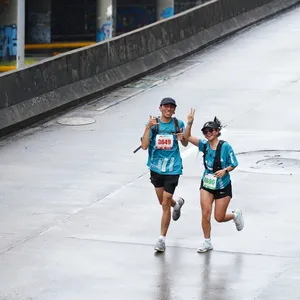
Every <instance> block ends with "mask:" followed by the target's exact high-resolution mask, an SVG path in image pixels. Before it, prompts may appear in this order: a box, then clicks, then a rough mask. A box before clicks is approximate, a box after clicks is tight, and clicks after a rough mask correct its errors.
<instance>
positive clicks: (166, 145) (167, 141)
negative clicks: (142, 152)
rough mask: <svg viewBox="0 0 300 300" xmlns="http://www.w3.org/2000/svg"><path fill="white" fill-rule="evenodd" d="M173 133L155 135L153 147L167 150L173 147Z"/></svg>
mask: <svg viewBox="0 0 300 300" xmlns="http://www.w3.org/2000/svg"><path fill="white" fill-rule="evenodd" d="M173 143H174V139H173V135H172V134H169V135H157V136H156V140H155V148H156V149H161V150H168V149H172V148H173Z"/></svg>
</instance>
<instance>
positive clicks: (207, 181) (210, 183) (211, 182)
mask: <svg viewBox="0 0 300 300" xmlns="http://www.w3.org/2000/svg"><path fill="white" fill-rule="evenodd" d="M203 187H205V188H207V189H210V190H215V189H216V187H217V177H215V176H214V175H213V174H206V175H205V176H204V178H203Z"/></svg>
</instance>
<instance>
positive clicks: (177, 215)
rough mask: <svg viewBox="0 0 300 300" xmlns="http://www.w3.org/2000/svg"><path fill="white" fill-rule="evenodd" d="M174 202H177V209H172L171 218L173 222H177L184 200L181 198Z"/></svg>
mask: <svg viewBox="0 0 300 300" xmlns="http://www.w3.org/2000/svg"><path fill="white" fill-rule="evenodd" d="M176 202H177V204H178V207H179V208H178V209H175V208H174V209H173V214H172V218H173V220H174V221H177V220H178V219H179V218H180V215H181V207H182V206H183V204H184V199H183V198H179V199H178V200H177V201H176Z"/></svg>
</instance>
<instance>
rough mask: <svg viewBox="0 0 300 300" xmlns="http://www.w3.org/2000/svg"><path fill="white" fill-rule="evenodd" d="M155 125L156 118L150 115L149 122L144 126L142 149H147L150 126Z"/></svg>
mask: <svg viewBox="0 0 300 300" xmlns="http://www.w3.org/2000/svg"><path fill="white" fill-rule="evenodd" d="M155 125H157V122H156V118H154V117H152V116H150V119H149V122H148V124H147V125H146V128H145V130H144V134H143V136H142V145H141V146H142V149H143V150H147V149H148V147H149V145H150V132H151V127H152V126H155Z"/></svg>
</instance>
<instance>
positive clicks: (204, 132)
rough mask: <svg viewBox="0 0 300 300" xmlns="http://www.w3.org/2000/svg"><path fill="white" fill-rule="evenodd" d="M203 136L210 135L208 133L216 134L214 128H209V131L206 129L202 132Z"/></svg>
mask: <svg viewBox="0 0 300 300" xmlns="http://www.w3.org/2000/svg"><path fill="white" fill-rule="evenodd" d="M202 132H203V134H204V135H205V134H208V133H213V132H214V129H213V128H209V129H204V130H202Z"/></svg>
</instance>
